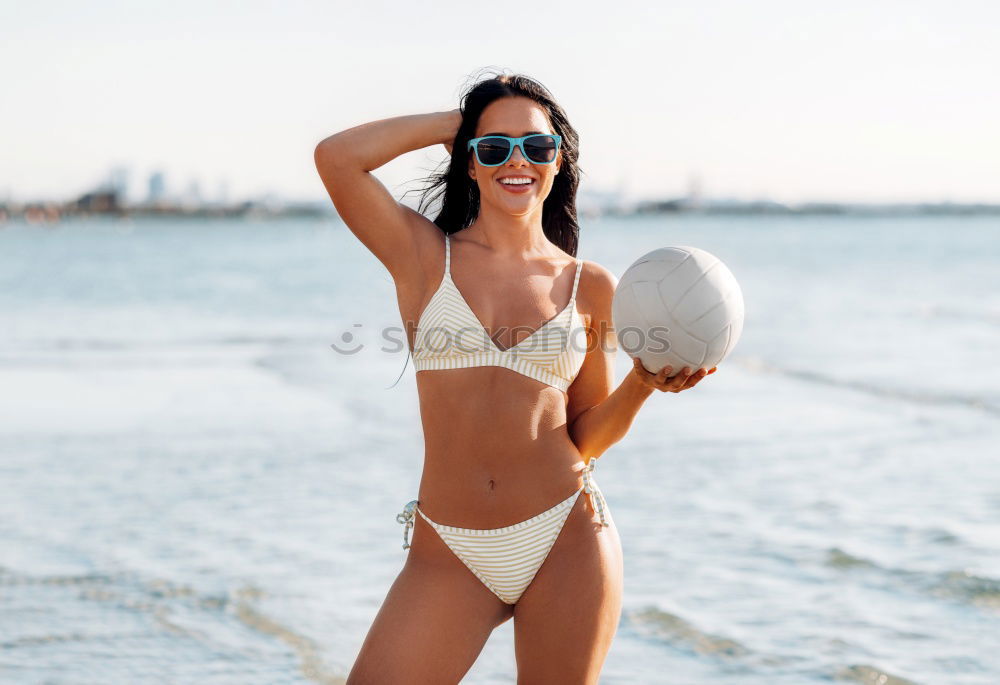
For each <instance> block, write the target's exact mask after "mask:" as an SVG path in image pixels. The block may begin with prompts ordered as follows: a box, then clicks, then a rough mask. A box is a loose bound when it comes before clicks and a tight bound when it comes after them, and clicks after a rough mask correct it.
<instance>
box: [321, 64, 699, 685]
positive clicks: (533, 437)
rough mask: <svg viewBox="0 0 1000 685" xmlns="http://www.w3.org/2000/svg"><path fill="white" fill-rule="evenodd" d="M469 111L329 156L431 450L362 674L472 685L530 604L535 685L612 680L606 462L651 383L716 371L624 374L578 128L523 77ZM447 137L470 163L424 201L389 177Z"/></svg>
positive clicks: (496, 82) (354, 677) (363, 139)
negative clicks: (383, 287) (429, 210)
mask: <svg viewBox="0 0 1000 685" xmlns="http://www.w3.org/2000/svg"><path fill="white" fill-rule="evenodd" d="M462 104H463V106H462V107H461V108H460V109H459V110H457V111H452V112H441V113H434V114H425V115H410V116H403V117H396V118H393V119H386V120H382V121H377V122H371V123H368V124H364V125H361V126H358V127H355V128H352V129H348V130H347V131H343V132H341V133H338V134H336V135H334V136H331V137H330V138H328V139H326V140H324V141H323V142H321V143H320V144H319V145H318V146H317V149H316V164H317V168H318V170H319V172H320V176H321V177H322V179H323V182H324V184H325V185H326V187H327V190H328V191H329V193H330V197H331V199H332V200H333V202H334V205H335V206H336V207H337V210H338V211H339V212H340V214H341V217H342V218H343V219H344V222H345V223H346V224H347V225H348V227H349V228H350V229H351V231H353V232H354V233H355V235H357V236H358V238H359V239H360V240H361V241H362V242H363V243H364V244H365V245H366V246H367V247H368V248H369V249H370V250H371V251H372V253H373V254H374V255H375V256H376V257H377V258H378V259H379V260H380V261H381V262H382V263H383V264H384V265H385V266H386V268H387V269H388V270H389V272H390V274H391V275H392V277H393V279H394V281H395V283H396V292H397V296H398V298H399V309H400V313H401V314H402V316H403V319H404V321H405V322H406V325H407V331H408V336H407V340H408V343H409V345H410V349H411V352H412V354H413V358H414V366H415V367H416V371H417V373H416V379H417V390H418V395H419V401H420V414H421V420H422V424H423V429H424V443H425V444H424V449H423V452H424V469H423V475H422V478H421V481H420V489H419V496H418V498H417V499H415V500H413V501H411V502H409V503H408V504H407V505H405V507H404V508H403V511H402V512H401V513H400V514H398V515H397V520H398V521H399V523H402V524H404V533H403V547H404V549H408V550H409V553H408V555H407V558H406V562H405V564H404V566H403V569H402V571H401V572H400V573H399V576H398V577H397V578H396V581H395V582H394V583H393V585H392V588H390V590H389V593H388V595H387V596H386V599H385V602H384V603H383V605H382V607H381V608H380V610H379V612H378V615H377V616H376V617H375V621H374V623H373V624H372V627H371V629H370V630H369V632H368V635H367V637H366V638H365V641H364V643H363V645H362V647H361V651H360V653H359V654H358V658H357V661H356V662H355V664H354V668H353V669H352V671H351V674H350V677H349V682H351V683H395V682H408V683H455V682H458V681H459V680H461V679H462V677H463V676H464V674H465V673H466V672H467V671H468V669H469V668H470V667H471V665H472V664H473V662H474V661H475V659H476V657H477V655H478V654H479V652H480V651H481V650H482V648H483V645H484V643H485V642H486V640H487V638H488V637H489V635H490V633H491V632H492V631H493V629H494V628H495V627H496V626H498V625H500V624H501V623H503V622H504V621H506V620H508V619H509V618H511V617H513V618H514V634H515V656H516V659H517V668H518V676H519V680H524V681H526V682H546V683H557V682H566V683H585V684H589V683H596V682H597V679H598V677H599V675H600V671H601V668H602V665H603V663H604V660H605V657H606V655H607V653H608V649H609V648H610V646H611V642H612V639H613V637H614V634H615V631H616V629H617V626H618V621H619V615H620V612H621V596H622V551H621V542H620V540H619V539H618V532H617V529H616V527H615V524H614V519H613V517H612V515H611V512H610V510H609V508H608V507H607V505H606V503H605V501H604V497H603V495H602V493H601V491H600V488H598V486H597V483H596V482H595V481H594V479H593V470H594V465H595V463H596V461H597V458H598V457H600V456H601V454H603V453H604V452H605V451H606V450H607V449H608V448H609V447H610V446H611V445H613V444H614V443H615V442H617V441H618V440H620V439H621V438H622V437H623V436H624V435H625V433H626V432H627V430H628V428H629V426H630V425H631V424H632V421H633V419H634V418H635V415H636V413H637V412H638V410H639V408H640V407H641V406H642V404H643V402H644V401H645V400H646V399H647V398H648V397H649V395H650V394H651V393H652V392H653V390H660V391H667V390H672V391H677V390H680V389H683V388H685V387H693V386H694V384H696V383H697V382H698V381H699V380H701V378H702V377H704V370H703V371H701V372H699V373H696V374H690V373H680V374H677V376H675V377H673V378H669V379H668V378H666V376H665V373H664V374H661V375H658V376H653V375H651V374H648V373H643V372H641V371H640V370H638V369H636V370H635V371H634V372H632V373H630V374H629V375H628V376H627V377H626V379H625V380H624V381H623V382H622V383H621V384H620V385H619V386H618V387H617V388H615V387H614V374H613V362H614V354H615V350H616V347H615V339H614V329H613V326H612V324H611V300H612V296H613V294H614V290H615V284H616V280H615V277H614V276H613V275H612V274H611V273H610V272H609V271H608V270H607V269H605V268H604V267H602V266H600V265H599V264H597V263H595V262H591V261H584V260H581V259H578V258H577V256H576V252H577V243H578V240H579V226H578V224H577V217H576V207H575V204H576V190H577V185H578V182H579V173H580V171H579V168H578V167H577V164H576V160H577V153H578V150H577V140H578V139H577V134H576V131H575V130H574V129H573V128H572V126H570V124H569V121H568V119H567V117H566V114H565V112H564V111H563V110H562V108H561V107H560V106H559V105H558V104H557V103H556V102H555V100H554V99H553V98H552V95H551V94H550V93H549V92H548V91H547V90H546V89H545V88H544V87H543V86H541V85H540V84H539V83H537V82H536V81H533V80H531V79H529V78H527V77H524V76H506V75H504V76H500V77H497V78H490V79H486V80H484V81H481V82H480V83H477V84H476V85H475V86H474V87H473V88H472V89H471V90H470V91H469V92H468V93H466V95H465V96H464V98H463V103H462ZM436 143H443V144H445V145H446V147H447V146H450V147H449V150H450V151H452V156H451V160H450V164H449V165H448V169H447V171H445V172H444V173H442V174H440V175H438V176H435V177H432V179H431V181H430V184H429V187H428V188H426V190H425V195H424V198H423V202H422V203H421V207H420V211H414V210H412V209H410V208H408V207H406V206H405V205H402V204H401V203H398V202H396V201H395V200H394V199H393V198H392V196H391V195H390V194H389V193H388V192H387V191H386V190H385V188H384V187H383V186H382V185H381V184H380V183H379V182H378V181H377V180H376V179H375V178H374V177H373V176H372V175H371V173H370V172H371V170H373V169H376V168H378V167H379V166H381V165H382V164H385V163H386V162H388V161H390V160H391V159H393V158H395V157H397V156H399V155H401V154H404V153H405V152H408V151H410V150H414V149H419V148H421V147H426V146H428V145H433V144H436ZM435 193H436V194H435ZM436 198H441V199H442V206H441V211H440V213H439V214H438V215H437V217H436V218H435V219H434V221H433V222H431V221H430V220H429V219H427V218H426V217H424V215H423V214H422V211H423V209H424V207H425V206H426V205H427V204H428V203H429V202H432V201H433V200H434V199H436ZM515 324H516V325H515ZM416 450H417V447H416V446H414V451H416ZM584 495H585V496H584ZM418 514H419V516H418ZM411 529H412V532H413V541H412V545H411V544H410V540H409V533H410V531H411ZM581 597H584V598H586V601H580V598H581ZM400 635H406V636H407V637H406V639H405V640H400V639H399V636H400Z"/></svg>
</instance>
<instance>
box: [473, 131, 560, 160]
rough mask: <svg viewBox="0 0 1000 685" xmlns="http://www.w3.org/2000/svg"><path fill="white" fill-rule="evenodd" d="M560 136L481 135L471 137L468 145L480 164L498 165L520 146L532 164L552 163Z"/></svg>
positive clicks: (552, 134)
mask: <svg viewBox="0 0 1000 685" xmlns="http://www.w3.org/2000/svg"><path fill="white" fill-rule="evenodd" d="M560 143H562V136H557V135H556V134H554V133H532V134H531V135H527V136H522V137H521V138H509V137H507V136H483V137H482V138H473V139H472V140H470V141H469V145H468V147H470V148H472V149H473V150H475V151H476V161H478V162H479V164H480V165H481V166H500V165H501V164H503V163H505V162H506V161H507V160H508V159H510V156H511V155H512V154H514V148H515V147H519V148H521V154H522V155H523V156H524V158H525V159H526V160H528V161H529V162H531V163H532V164H552V162H554V161H556V153H558V152H559V145H560Z"/></svg>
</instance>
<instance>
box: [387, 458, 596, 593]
mask: <svg viewBox="0 0 1000 685" xmlns="http://www.w3.org/2000/svg"><path fill="white" fill-rule="evenodd" d="M596 461H597V460H596V459H591V460H590V463H589V464H588V465H587V466H586V467H585V468H584V469H583V483H584V484H583V487H582V488H580V489H579V490H577V491H576V492H574V493H573V494H572V495H570V496H569V497H567V498H566V499H564V500H563V501H562V502H560V503H559V504H557V505H555V506H554V507H552V508H550V509H546V510H545V511H543V512H542V513H541V514H538V515H536V516H532V517H531V518H529V519H527V520H525V521H521V522H520V523H515V524H513V525H510V526H504V527H503V528H456V527H455V526H445V525H442V524H440V523H437V522H435V521H432V520H430V519H429V518H427V515H426V514H424V512H422V511H420V508H419V507H418V504H419V500H413V501H411V502H409V503H408V504H407V505H406V506H405V507H404V508H403V511H402V513H400V514H397V515H396V521H398V522H399V523H402V524H405V525H404V528H403V549H408V548H409V547H410V540H409V532H410V529H411V528H412V527H413V512H414V511H416V512H417V513H419V514H420V516H421V517H422V518H423V519H424V520H425V521H427V523H429V524H430V525H431V526H432V527H433V528H434V530H436V531H437V533H438V535H439V536H440V537H441V539H442V540H443V541H444V543H445V544H446V545H447V546H448V547H449V548H450V549H451V551H452V552H454V553H455V556H457V557H458V558H459V559H461V560H462V563H463V564H465V565H466V566H467V567H468V569H469V570H470V571H472V572H473V573H474V574H475V575H476V577H477V578H479V580H480V581H482V583H483V585H485V586H486V587H488V588H489V589H490V590H491V591H492V592H493V594H495V595H496V596H497V597H499V598H500V599H501V600H502V601H503V602H505V603H507V604H515V603H516V602H517V600H518V599H520V597H521V595H522V594H524V591H525V590H526V589H527V587H528V585H530V584H531V581H532V580H533V579H534V577H535V574H536V573H538V569H539V568H541V566H542V563H543V562H544V561H545V558H546V557H547V556H548V554H549V551H550V550H551V549H552V545H554V544H555V541H556V538H557V537H559V532H560V531H561V530H562V527H563V524H564V523H566V519H567V518H568V517H569V513H570V511H571V510H572V508H573V504H574V503H575V502H576V499H577V498H578V497H579V496H580V493H581V492H586V493H587V494H589V495H590V499H591V503H592V504H593V506H594V509H595V510H596V511H597V514H598V516H600V519H601V525H603V526H607V525H608V521H607V515H606V513H605V512H606V510H607V503H606V502H605V501H604V495H603V494H602V493H601V490H600V488H598V487H597V483H595V482H594V479H593V470H594V464H595V463H596Z"/></svg>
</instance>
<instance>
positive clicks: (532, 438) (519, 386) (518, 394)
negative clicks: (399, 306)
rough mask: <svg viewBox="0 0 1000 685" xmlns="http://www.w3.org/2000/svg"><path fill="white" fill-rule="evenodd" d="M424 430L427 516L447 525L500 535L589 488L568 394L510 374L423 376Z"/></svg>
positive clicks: (493, 370)
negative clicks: (571, 428)
mask: <svg viewBox="0 0 1000 685" xmlns="http://www.w3.org/2000/svg"><path fill="white" fill-rule="evenodd" d="M417 389H418V393H419V396H420V414H421V419H422V423H423V429H424V468H423V473H422V477H421V481H420V490H419V493H418V499H419V500H420V508H421V509H422V510H423V511H424V512H425V513H426V514H427V515H428V516H429V517H430V518H432V519H433V520H435V521H436V522H438V523H441V524H444V525H455V526H460V527H465V528H500V527H502V526H506V525H511V524H513V523H518V522H520V521H523V520H525V519H528V518H531V517H532V516H534V515H536V514H539V513H541V512H542V511H544V510H545V509H547V508H549V507H551V506H554V505H555V504H557V503H558V502H560V501H562V500H564V499H566V497H568V496H569V495H570V494H572V492H573V491H574V490H575V489H577V488H579V487H580V486H581V485H582V477H581V475H580V469H582V467H583V458H582V457H581V455H580V452H579V451H578V450H577V448H576V445H575V444H573V441H572V440H571V439H570V437H569V432H568V430H567V425H566V394H565V393H563V392H562V391H561V390H558V389H557V388H553V387H551V386H548V385H545V384H544V383H540V382H539V381H536V380H533V379H531V378H527V377H525V376H522V375H520V374H518V373H516V372H514V371H511V370H509V369H505V368H502V367H473V368H469V369H447V370H437V371H430V372H427V371H424V372H420V373H418V374H417Z"/></svg>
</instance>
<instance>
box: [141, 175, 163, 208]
mask: <svg viewBox="0 0 1000 685" xmlns="http://www.w3.org/2000/svg"><path fill="white" fill-rule="evenodd" d="M166 192H167V183H166V179H165V178H164V176H163V172H162V171H154V172H153V173H151V174H150V175H149V194H148V195H147V196H146V202H148V203H149V204H155V203H157V202H159V201H160V200H162V199H163V197H164V195H166Z"/></svg>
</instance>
